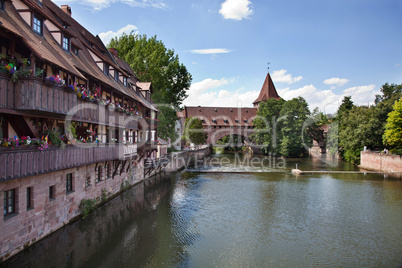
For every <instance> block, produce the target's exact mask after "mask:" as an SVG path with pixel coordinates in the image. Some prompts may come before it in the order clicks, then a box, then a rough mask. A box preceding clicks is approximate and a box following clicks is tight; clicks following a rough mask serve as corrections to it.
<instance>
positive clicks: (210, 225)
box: [4, 154, 402, 268]
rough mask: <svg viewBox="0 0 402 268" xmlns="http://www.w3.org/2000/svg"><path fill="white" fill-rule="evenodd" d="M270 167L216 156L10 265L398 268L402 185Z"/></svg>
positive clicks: (313, 161)
mask: <svg viewBox="0 0 402 268" xmlns="http://www.w3.org/2000/svg"><path fill="white" fill-rule="evenodd" d="M253 159H254V160H253ZM257 159H260V160H259V161H257ZM269 159H270V158H269V157H264V156H250V155H235V154H224V155H212V156H211V157H208V158H207V162H208V165H207V166H204V165H203V166H202V167H199V168H198V169H197V168H196V167H195V166H192V167H191V168H188V169H187V171H185V172H177V173H170V174H167V175H168V176H170V177H169V178H167V179H164V180H162V181H161V182H158V180H159V179H158V178H155V179H152V181H155V182H156V184H153V185H152V184H151V185H150V186H146V185H145V184H144V183H139V184H137V185H136V186H134V187H132V188H131V189H129V190H128V191H127V192H126V193H124V194H122V195H119V196H117V197H116V198H114V199H113V200H111V201H110V202H108V203H106V204H105V205H103V206H102V207H100V208H99V209H98V210H97V211H96V212H95V213H92V214H91V215H89V216H88V218H86V219H85V220H80V221H77V222H75V223H73V224H69V225H67V226H65V227H63V228H62V229H61V230H60V231H58V232H55V233H53V234H52V235H50V236H49V237H47V238H45V239H44V240H42V241H41V242H39V243H38V244H36V245H34V246H32V247H30V248H29V249H28V250H26V251H24V252H22V253H21V254H19V255H18V256H16V257H15V258H12V259H10V262H7V263H5V265H4V267H7V268H10V267H33V268H35V267H44V266H46V267H48V266H50V267H53V266H54V267H86V268H92V267H94V268H95V267H133V265H134V266H136V267H216V266H219V267H240V266H241V267H243V266H244V267H281V266H284V267H295V266H298V267H312V266H326V267H332V266H334V265H338V266H346V267H349V266H353V267H398V265H399V264H400V249H401V247H400V241H401V237H402V230H401V228H398V226H399V223H400V215H401V213H402V211H401V209H402V203H401V200H402V199H401V198H402V196H401V194H402V191H401V190H402V188H401V187H402V183H401V181H399V180H392V179H387V180H384V178H383V176H381V175H378V174H372V173H368V174H367V175H364V174H360V173H334V174H306V175H303V176H300V177H298V178H295V177H294V176H293V175H292V174H291V173H290V168H292V167H295V165H296V164H297V165H298V167H299V168H300V169H302V170H317V171H320V170H333V171H339V172H342V171H358V168H357V167H355V166H354V165H352V164H350V163H347V162H344V161H340V162H339V163H338V165H337V166H334V165H332V164H331V163H328V162H325V161H322V160H320V159H317V158H302V159H301V158H298V159H278V158H277V159H275V164H274V159H271V162H269ZM210 160H213V161H212V162H211V161H210ZM323 160H324V159H323ZM279 161H280V162H279ZM217 163H219V164H217ZM199 166H200V165H199ZM204 168H208V171H216V172H213V173H212V172H204ZM226 171H231V172H235V171H236V172H238V173H230V174H226ZM54 245H57V247H55V246H54Z"/></svg>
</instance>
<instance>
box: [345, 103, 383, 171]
mask: <svg viewBox="0 0 402 268" xmlns="http://www.w3.org/2000/svg"><path fill="white" fill-rule="evenodd" d="M373 110H374V109H373V108H372V109H369V108H367V107H365V106H355V107H353V108H352V110H350V111H349V113H348V116H344V117H342V120H341V121H340V122H339V124H340V125H341V126H343V128H342V129H341V130H340V131H339V145H340V154H341V156H342V157H343V158H344V159H345V160H346V161H349V162H352V163H354V164H359V161H360V151H362V150H363V148H364V146H368V147H372V145H373V144H374V143H375V138H374V137H373V134H372V133H373V127H374V124H373V117H372V115H373Z"/></svg>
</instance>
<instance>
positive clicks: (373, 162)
mask: <svg viewBox="0 0 402 268" xmlns="http://www.w3.org/2000/svg"><path fill="white" fill-rule="evenodd" d="M359 167H360V168H363V169H366V170H372V171H380V172H401V173H402V156H400V155H392V154H384V153H381V152H371V151H362V152H361V153H360V166H359Z"/></svg>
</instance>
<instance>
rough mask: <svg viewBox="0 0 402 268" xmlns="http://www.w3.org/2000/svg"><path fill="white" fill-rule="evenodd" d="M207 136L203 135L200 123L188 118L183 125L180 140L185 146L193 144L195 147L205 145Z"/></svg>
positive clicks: (195, 119)
mask: <svg viewBox="0 0 402 268" xmlns="http://www.w3.org/2000/svg"><path fill="white" fill-rule="evenodd" d="M207 138H208V134H207V133H205V131H204V128H203V127H202V121H201V120H200V119H198V118H196V117H189V118H187V119H186V122H185V123H184V133H183V136H182V140H183V141H184V142H186V143H187V144H191V143H194V144H195V145H201V144H205V142H206V141H207Z"/></svg>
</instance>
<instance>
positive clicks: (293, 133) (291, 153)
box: [279, 97, 312, 157]
mask: <svg viewBox="0 0 402 268" xmlns="http://www.w3.org/2000/svg"><path fill="white" fill-rule="evenodd" d="M309 115H310V111H309V109H308V104H307V102H306V100H305V99H304V98H302V97H298V98H293V99H291V100H289V101H287V102H285V103H284V105H283V107H282V109H281V112H280V116H281V119H282V120H281V121H280V122H279V126H280V130H281V133H282V137H281V138H282V140H281V142H280V154H281V155H282V156H285V157H299V156H301V155H302V154H303V153H305V151H306V148H305V147H304V145H305V144H306V143H305V142H307V144H308V145H310V146H311V143H312V142H311V139H309V137H308V136H307V135H304V134H305V133H303V125H304V122H305V121H306V120H307V117H308V116H309ZM303 137H306V140H303Z"/></svg>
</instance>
